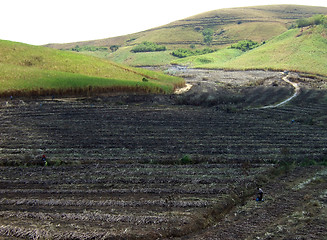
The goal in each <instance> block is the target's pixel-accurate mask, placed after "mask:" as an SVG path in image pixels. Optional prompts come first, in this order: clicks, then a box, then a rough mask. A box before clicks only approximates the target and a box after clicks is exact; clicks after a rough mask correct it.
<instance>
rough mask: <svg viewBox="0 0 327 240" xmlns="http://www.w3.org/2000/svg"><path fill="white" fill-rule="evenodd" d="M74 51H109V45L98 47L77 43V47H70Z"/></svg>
mask: <svg viewBox="0 0 327 240" xmlns="http://www.w3.org/2000/svg"><path fill="white" fill-rule="evenodd" d="M70 50H71V51H74V52H81V51H89V52H96V51H108V48H107V47H96V46H82V47H80V46H79V45H76V46H75V47H73V48H71V49H70Z"/></svg>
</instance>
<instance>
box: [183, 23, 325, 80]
mask: <svg viewBox="0 0 327 240" xmlns="http://www.w3.org/2000/svg"><path fill="white" fill-rule="evenodd" d="M326 35H327V29H326V28H324V27H323V26H322V25H319V26H314V27H306V28H301V29H299V28H296V29H291V30H288V31H286V32H285V33H283V34H281V35H279V36H277V37H275V38H273V39H272V40H270V41H267V43H266V44H263V45H261V46H260V47H258V48H256V49H253V50H251V51H248V52H246V53H243V54H242V53H241V52H239V53H240V54H239V56H237V54H236V55H235V57H231V58H230V59H227V60H224V58H223V57H225V56H226V53H225V52H227V53H233V52H235V51H237V50H236V49H226V50H221V51H218V52H216V53H212V54H208V55H203V56H197V57H193V58H185V59H181V60H179V61H176V63H179V64H184V65H189V64H192V66H193V67H199V68H223V69H241V70H247V69H272V70H285V69H287V70H291V71H298V72H306V73H313V74H320V75H324V76H327V38H326ZM219 54H221V55H222V56H223V57H221V56H219ZM201 59H208V62H205V61H202V62H201Z"/></svg>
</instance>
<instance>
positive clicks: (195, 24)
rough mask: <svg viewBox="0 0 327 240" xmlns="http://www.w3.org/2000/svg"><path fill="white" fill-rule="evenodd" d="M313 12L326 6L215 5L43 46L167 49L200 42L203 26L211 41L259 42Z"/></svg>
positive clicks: (326, 12)
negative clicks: (147, 44)
mask: <svg viewBox="0 0 327 240" xmlns="http://www.w3.org/2000/svg"><path fill="white" fill-rule="evenodd" d="M314 14H327V8H323V7H311V6H299V5H272V6H256V7H246V8H230V9H218V10H214V11H210V12H206V13H201V14H199V15H195V16H192V17H189V18H186V19H182V20H179V21H176V22H172V23H169V24H167V25H164V26H160V27H157V28H153V29H149V30H147V31H143V32H139V33H135V34H129V35H125V36H119V37H114V38H107V39H101V40H94V41H85V42H77V43H76V42H75V43H67V44H49V45H47V46H48V47H53V48H57V49H61V48H63V49H69V48H73V47H75V46H76V45H79V46H85V45H90V46H106V47H110V46H112V45H119V46H121V47H126V46H133V45H135V44H139V43H141V42H143V41H151V42H156V43H160V44H164V45H166V46H167V47H168V48H169V49H172V48H176V47H185V46H186V47H189V46H190V44H194V45H196V46H197V45H199V46H202V45H203V44H204V42H203V35H202V30H203V29H205V28H212V29H214V30H215V33H214V38H213V42H212V43H211V44H212V45H217V46H220V45H226V44H228V45H229V44H231V43H234V42H237V41H239V40H244V39H251V40H255V41H259V42H261V41H264V40H268V39H270V38H272V37H274V36H277V35H279V34H281V33H282V32H284V31H285V30H287V27H288V25H290V24H291V23H292V22H294V21H295V20H296V19H300V18H305V17H310V16H312V15H314Z"/></svg>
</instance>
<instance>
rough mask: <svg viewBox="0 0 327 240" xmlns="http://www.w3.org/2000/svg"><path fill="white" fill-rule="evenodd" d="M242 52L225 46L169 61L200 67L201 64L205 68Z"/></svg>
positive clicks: (223, 61)
mask: <svg viewBox="0 0 327 240" xmlns="http://www.w3.org/2000/svg"><path fill="white" fill-rule="evenodd" d="M242 54H243V52H242V51H241V50H238V49H227V48H225V49H222V50H218V51H216V52H213V53H209V54H204V55H199V56H191V57H187V58H180V59H177V60H174V61H172V62H171V63H172V64H178V65H186V66H189V67H194V68H201V67H203V66H205V67H206V68H216V66H220V65H222V64H224V63H226V62H228V61H230V60H232V59H234V58H236V57H238V56H240V55H242Z"/></svg>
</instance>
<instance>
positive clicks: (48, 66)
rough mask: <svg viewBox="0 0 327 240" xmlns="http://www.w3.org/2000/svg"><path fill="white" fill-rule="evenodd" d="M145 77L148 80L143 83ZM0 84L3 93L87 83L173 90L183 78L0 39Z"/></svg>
mask: <svg viewBox="0 0 327 240" xmlns="http://www.w3.org/2000/svg"><path fill="white" fill-rule="evenodd" d="M144 77H146V78H148V79H149V82H142V79H143V78H144ZM0 83H1V85H0V92H5V91H16V90H37V89H40V88H42V89H67V88H77V87H79V88H83V87H88V86H99V87H109V86H123V87H126V88H130V90H131V91H132V89H133V88H135V87H136V86H144V87H145V88H147V89H148V90H150V91H165V92H171V91H172V90H173V88H174V87H175V86H176V85H181V84H183V81H182V80H181V79H176V78H172V77H170V76H165V75H163V74H159V73H155V72H151V71H146V70H139V69H134V68H130V67H124V66H122V65H119V64H116V63H113V62H110V61H107V60H104V59H98V58H95V57H90V56H85V55H82V54H76V53H71V52H65V51H58V50H54V49H50V48H45V47H38V46H31V45H27V44H22V43H15V42H10V41H0ZM159 88H160V89H161V90H158V89H159Z"/></svg>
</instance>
